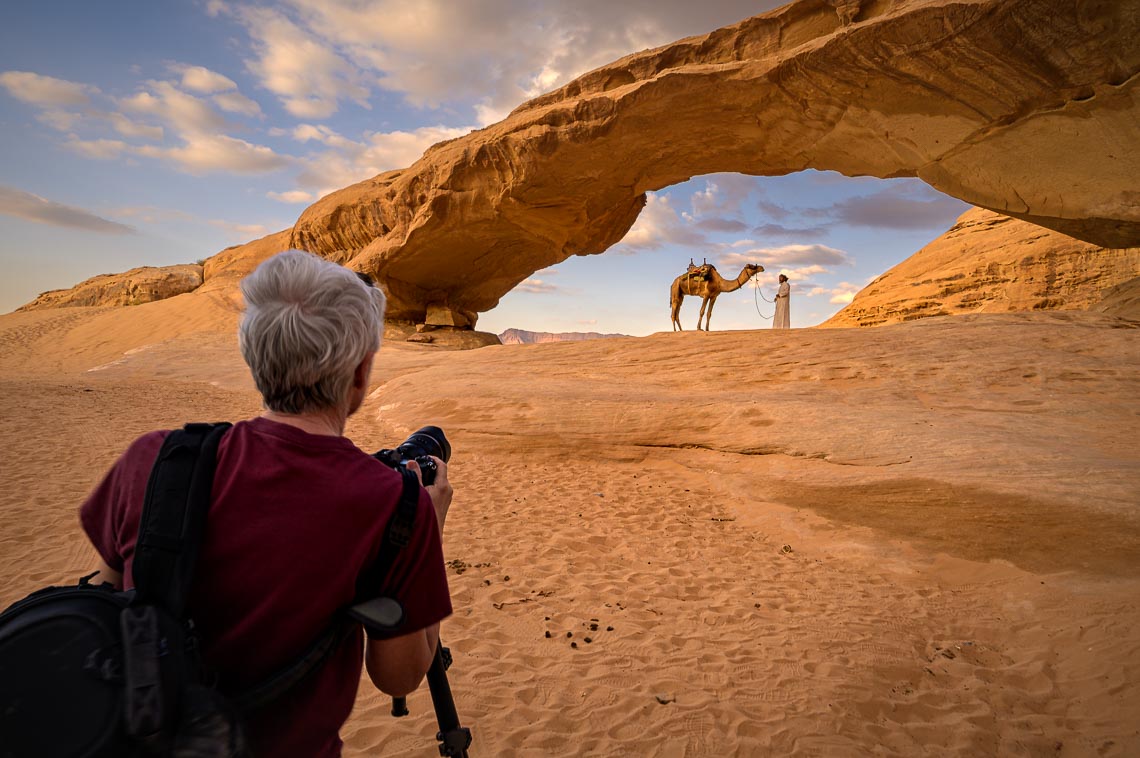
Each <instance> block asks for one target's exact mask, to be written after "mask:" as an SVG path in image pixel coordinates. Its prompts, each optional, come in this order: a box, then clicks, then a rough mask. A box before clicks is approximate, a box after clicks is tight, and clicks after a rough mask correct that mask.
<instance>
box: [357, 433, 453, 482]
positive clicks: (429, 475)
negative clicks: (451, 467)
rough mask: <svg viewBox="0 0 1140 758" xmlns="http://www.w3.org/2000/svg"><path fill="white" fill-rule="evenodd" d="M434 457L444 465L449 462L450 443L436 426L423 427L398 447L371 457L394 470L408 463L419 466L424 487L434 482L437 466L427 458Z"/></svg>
mask: <svg viewBox="0 0 1140 758" xmlns="http://www.w3.org/2000/svg"><path fill="white" fill-rule="evenodd" d="M433 455H434V456H435V457H436V458H439V459H440V460H441V461H443V462H444V463H447V462H448V461H449V460H451V443H450V442H448V441H447V437H446V436H445V435H444V433H443V430H442V429H440V428H439V427H438V426H425V427H423V428H422V429H419V430H418V431H416V432H414V433H413V434H412V435H411V436H410V437H408V438H407V439H406V440H404V441H403V442H402V443H400V445H399V447H395V448H384V449H383V450H380V451H378V452H376V453H373V454H372V457H373V458H375V459H376V460H378V461H380V462H381V463H383V464H384V465H386V466H391V467H392V468H394V469H399V468H403V467H404V466H405V465H406V464H407V462H408V461H415V462H416V463H418V464H420V474H421V475H422V478H423V483H424V486H425V487H427V486H429V485H431V484H432V483H433V482H434V481H435V474H436V471H438V470H439V466H437V465H436V462H435V461H433V460H432V459H431V458H430V457H429V456H433Z"/></svg>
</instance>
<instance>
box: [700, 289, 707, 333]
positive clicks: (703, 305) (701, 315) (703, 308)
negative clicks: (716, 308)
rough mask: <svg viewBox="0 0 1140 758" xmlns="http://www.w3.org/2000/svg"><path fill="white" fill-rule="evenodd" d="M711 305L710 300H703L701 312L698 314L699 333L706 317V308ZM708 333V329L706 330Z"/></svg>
mask: <svg viewBox="0 0 1140 758" xmlns="http://www.w3.org/2000/svg"><path fill="white" fill-rule="evenodd" d="M708 304H709V299H708V298H707V297H706V298H704V299H702V300H701V312H700V313H698V314H697V331H698V332H699V331H700V330H701V319H703V318H704V317H705V308H706V307H707V306H708ZM706 331H707V329H706Z"/></svg>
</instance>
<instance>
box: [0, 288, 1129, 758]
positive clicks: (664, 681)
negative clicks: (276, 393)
mask: <svg viewBox="0 0 1140 758" xmlns="http://www.w3.org/2000/svg"><path fill="white" fill-rule="evenodd" d="M662 319H663V322H664V314H662ZM235 321H236V308H235V306H234V304H233V301H232V298H227V297H223V296H221V295H219V294H218V293H217V292H198V293H191V294H187V295H181V296H178V297H174V298H171V299H168V300H163V301H160V302H156V303H150V304H146V305H140V306H135V307H130V308H71V309H62V310H44V311H32V312H23V313H15V314H9V315H5V316H2V317H0V383H2V385H3V392H2V393H0V408H2V416H3V420H4V423H3V426H2V429H3V432H2V435H3V436H2V438H0V449H2V450H3V462H2V465H0V485H2V486H0V546H2V547H0V561H2V563H0V576H2V577H3V578H2V579H0V604H3V605H7V604H8V603H11V602H13V601H14V600H16V599H17V598H19V597H21V596H23V595H24V594H26V593H27V592H29V591H31V590H33V589H36V588H38V587H40V586H43V585H45V584H48V583H70V582H73V581H74V580H75V579H76V578H77V577H79V576H80V575H81V574H83V573H85V572H86V571H87V570H88V568H89V567H90V566H91V564H92V560H93V556H92V554H91V553H90V549H89V548H88V547H87V546H86V542H85V540H84V538H83V535H82V534H81V532H80V529H79V526H78V521H77V507H78V504H79V502H80V500H81V499H82V498H83V496H84V495H85V493H86V492H87V491H88V489H89V488H90V487H92V486H93V485H94V484H95V482H96V481H97V480H98V478H99V477H100V476H101V474H102V472H103V470H104V469H105V467H107V466H108V465H109V464H110V463H111V462H112V461H113V460H114V459H115V457H116V456H117V455H118V454H119V452H120V451H121V450H122V449H123V448H124V447H125V446H126V445H127V444H128V442H129V441H130V440H132V439H133V438H134V437H135V436H136V435H138V434H141V433H143V432H145V431H148V430H150V429H152V428H161V427H172V426H176V425H179V424H181V423H183V422H184V421H187V420H218V419H238V418H242V417H247V416H250V415H253V414H256V413H257V412H258V411H259V398H258V396H257V395H256V393H255V392H254V390H253V387H252V382H251V381H250V379H249V377H248V375H247V373H246V371H245V368H244V365H243V364H242V362H241V359H240V356H239V354H238V352H237V346H236V338H235V336H234V324H235ZM373 381H374V384H375V386H374V389H373V392H372V394H371V396H370V397H369V399H368V400H367V402H366V404H365V407H364V408H362V410H361V411H360V412H359V413H358V414H357V415H356V416H354V417H353V418H352V419H350V422H349V429H348V435H349V436H350V437H351V438H352V439H353V440H354V441H355V442H356V443H357V444H358V445H359V446H360V447H362V448H364V449H366V450H374V449H378V448H380V447H385V446H391V445H393V444H395V443H397V442H399V441H401V440H403V439H404V437H405V436H406V435H407V434H408V433H409V432H411V431H413V430H414V429H415V428H417V427H418V426H420V425H422V424H426V423H435V424H439V425H441V426H442V427H443V428H444V429H445V430H446V431H447V433H448V435H449V436H450V438H451V439H452V441H453V445H454V451H455V452H454V456H453V458H452V463H451V467H450V470H451V478H452V480H453V481H454V483H455V488H456V496H455V501H454V505H453V507H452V510H451V515H450V516H449V518H448V523H447V532H446V534H445V536H444V542H445V553H446V558H447V560H448V562H449V566H450V571H449V577H450V580H451V589H452V596H453V599H454V603H455V608H456V613H455V615H454V616H453V617H452V618H450V619H449V620H447V621H446V622H445V623H444V626H443V631H442V634H443V638H444V641H445V644H447V645H448V646H449V647H450V648H451V650H452V653H453V654H454V656H455V665H454V666H453V667H452V669H451V672H450V680H451V685H452V688H453V691H454V693H455V699H456V703H457V707H458V711H459V714H460V716H461V719H462V721H463V723H464V724H465V725H467V726H470V727H471V728H472V729H473V731H474V739H475V741H474V744H473V747H472V754H473V755H484V756H489V755H566V756H571V755H574V756H576V755H607V756H608V755H655V756H657V755H659V756H690V757H691V756H712V755H718V756H719V755H741V756H753V755H797V756H862V755H880V756H890V755H898V756H913V755H935V756H940V755H944V756H979V755H1002V756H1058V755H1059V756H1099V755H1107V756H1133V755H1138V754H1140V731H1138V730H1140V600H1138V599H1140V579H1138V569H1140V514H1138V511H1137V506H1138V504H1140V446H1137V445H1136V439H1137V438H1138V434H1137V432H1138V430H1140V322H1136V321H1130V320H1125V319H1121V318H1115V317H1111V316H1107V315H1100V314H1092V313H1087V312H1078V311H1071V312H1063V313H1060V312H1058V313H1034V314H993V315H984V314H983V315H975V316H947V317H940V318H932V319H924V320H921V321H915V322H910V323H907V324H901V325H895V326H886V327H881V328H876V329H854V328H852V329H826V330H822V329H805V330H790V331H786V332H775V331H772V330H766V331H737V332H712V333H699V332H684V333H660V334H656V335H653V336H650V337H644V338H614V339H606V340H596V341H589V342H568V343H552V344H542V345H512V346H496V347H487V348H482V349H478V350H470V351H444V350H440V349H438V348H436V347H434V346H431V345H414V344H408V343H404V342H401V341H399V340H397V339H391V340H388V341H386V342H385V345H384V347H383V348H382V351H381V354H380V358H379V363H378V367H377V371H376V373H375V375H374V377H373ZM319 505H320V504H319V503H314V508H319ZM409 706H410V708H411V710H412V715H411V716H410V717H408V718H405V719H400V720H397V719H393V718H391V717H390V716H389V715H388V701H387V699H386V698H384V697H383V696H381V695H380V694H378V693H376V692H375V691H374V690H372V689H371V687H370V686H367V685H365V686H362V687H361V690H360V695H359V698H358V702H357V708H356V710H355V712H354V714H353V716H352V718H351V720H350V721H349V722H348V724H347V725H346V726H345V728H344V730H343V736H344V738H345V741H346V744H347V751H346V753H347V754H348V755H375V754H380V753H381V752H382V753H383V754H385V755H401V756H428V755H435V754H436V747H435V745H436V743H435V741H434V735H435V732H436V726H435V723H434V719H433V714H432V708H431V701H430V698H429V695H428V693H427V690H426V686H425V687H423V688H421V690H420V691H419V692H417V693H416V694H415V695H413V696H412V697H411V698H409Z"/></svg>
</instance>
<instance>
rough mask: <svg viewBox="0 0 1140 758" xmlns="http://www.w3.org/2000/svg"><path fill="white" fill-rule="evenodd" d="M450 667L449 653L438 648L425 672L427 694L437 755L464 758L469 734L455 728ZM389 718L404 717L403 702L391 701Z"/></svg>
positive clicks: (404, 702) (404, 701) (458, 726)
mask: <svg viewBox="0 0 1140 758" xmlns="http://www.w3.org/2000/svg"><path fill="white" fill-rule="evenodd" d="M450 667H451V652H450V651H449V650H448V649H447V648H445V647H444V646H443V645H440V646H439V647H437V648H436V649H435V658H433V659H432V662H431V668H429V669H428V672H427V680H428V689H430V690H431V703H432V705H433V706H434V707H435V720H436V723H437V724H439V732H437V733H436V735H435V738H436V739H437V740H439V754H440V755H442V756H448V757H449V758H450V756H458V758H467V748H469V747H470V746H471V730H470V729H468V728H466V727H462V726H460V725H459V714H458V713H456V711H455V700H454V699H453V698H452V697H451V685H450V684H448V683H447V669H449V668H450ZM392 715H393V716H396V717H397V718H399V717H400V716H407V715H408V703H407V698H402V697H394V698H392Z"/></svg>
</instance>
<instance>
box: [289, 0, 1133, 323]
mask: <svg viewBox="0 0 1140 758" xmlns="http://www.w3.org/2000/svg"><path fill="white" fill-rule="evenodd" d="M1138 38H1140V6H1138V5H1137V4H1136V3H1134V2H1126V3H1119V2H1079V3H1074V2H1072V1H1071V0H965V1H960V0H954V1H951V0H871V1H870V2H863V3H859V2H850V1H849V0H844V1H843V2H834V1H833V0H828V1H827V2H824V0H800V2H797V3H794V4H791V5H788V6H785V7H784V8H781V9H779V10H776V11H772V12H770V13H767V14H764V15H761V16H757V17H755V18H752V19H748V20H746V21H743V22H741V23H739V24H736V25H733V26H729V27H725V28H723V29H719V30H717V31H714V32H711V33H709V34H706V35H704V36H700V37H692V38H689V39H685V40H681V41H679V42H676V43H673V44H671V45H667V46H665V47H661V48H657V49H655V50H649V51H645V52H641V53H637V54H634V55H630V56H627V57H625V58H622V59H621V60H619V61H616V62H615V63H612V64H610V65H608V66H604V67H602V68H599V69H597V70H595V71H592V72H590V73H587V74H585V75H583V76H581V77H579V78H578V79H576V80H574V81H573V82H571V83H569V84H567V85H566V86H564V87H562V88H560V89H558V90H556V91H554V92H551V93H549V94H546V95H542V96H540V97H538V98H535V99H534V100H531V101H529V102H527V103H525V104H523V105H522V106H520V107H519V108H517V109H516V110H515V111H514V112H513V113H511V115H510V116H509V117H508V118H506V119H505V120H503V121H502V122H500V123H497V124H494V125H492V126H489V127H487V128H485V129H481V130H479V131H476V132H473V133H471V134H469V135H467V136H465V137H462V138H459V139H455V140H451V141H448V142H444V143H440V144H438V145H436V146H434V147H432V148H431V149H429V150H428V151H427V152H426V153H425V154H424V156H423V157H422V158H421V159H420V160H419V161H417V162H416V163H415V164H413V165H412V166H411V167H410V168H407V169H404V170H398V171H390V172H387V173H385V174H381V175H380V176H377V177H375V178H373V179H370V180H368V181H365V182H361V183H359V184H356V185H353V186H351V187H348V188H345V189H343V190H340V191H338V192H334V193H332V194H330V195H328V196H326V197H324V198H322V199H321V200H319V201H318V202H317V203H315V204H314V205H312V206H310V207H309V208H308V209H306V210H305V211H304V213H303V214H302V215H301V217H300V219H299V220H298V221H297V223H296V225H295V226H294V228H293V231H292V235H291V238H290V244H291V245H292V246H294V247H299V248H303V249H306V250H311V251H313V252H317V253H319V254H321V255H324V256H327V257H329V258H332V259H335V260H338V261H342V262H344V263H347V264H349V265H351V266H352V267H354V268H357V269H359V270H363V271H367V272H368V273H370V274H372V275H373V276H375V277H376V278H377V279H378V280H380V281H381V282H382V283H383V285H384V286H385V288H386V290H387V291H388V293H389V296H390V300H389V302H390V310H389V315H390V317H391V318H394V319H402V320H409V321H413V322H418V323H422V322H424V321H425V320H426V319H427V314H428V312H429V311H433V312H434V313H436V314H439V313H440V312H441V311H448V312H449V313H450V315H449V316H448V318H447V319H446V322H447V323H449V324H451V325H471V324H474V322H475V320H476V319H477V316H478V313H479V312H481V311H486V310H489V309H491V308H493V307H494V306H495V305H496V304H497V303H498V301H499V298H501V297H502V296H503V295H504V294H505V293H507V292H509V291H510V290H511V289H512V288H513V287H514V286H516V285H517V284H518V283H519V282H521V281H522V280H523V279H525V278H527V277H528V276H530V275H531V274H532V273H533V272H534V271H536V270H538V269H541V268H543V267H546V266H550V265H553V264H556V263H558V262H560V261H563V260H565V259H566V258H568V257H570V256H572V255H589V254H595V253H601V252H603V251H604V250H606V249H607V248H608V247H609V246H611V245H613V244H614V243H616V242H618V241H619V240H620V239H621V238H622V237H623V236H624V235H625V233H626V232H627V231H628V230H629V228H630V227H631V225H632V224H633V222H634V220H635V219H636V218H637V215H638V213H639V212H640V211H641V208H642V207H643V205H644V203H645V193H646V192H647V191H651V190H658V189H662V188H664V187H667V186H669V185H672V184H676V183H678V182H682V181H685V180H687V179H689V178H691V177H693V176H696V175H700V174H707V173H713V172H725V171H734V172H739V173H744V174H752V175H767V176H772V175H781V174H787V173H791V172H795V171H800V170H803V169H808V168H813V169H831V170H835V171H839V172H841V173H843V174H846V175H849V176H856V175H870V176H877V177H900V176H916V177H919V178H921V179H922V180H924V181H925V182H927V183H928V184H930V185H931V186H932V187H934V188H936V189H938V190H940V191H942V192H945V193H946V194H949V195H953V196H955V197H958V198H961V199H963V200H965V201H967V202H969V203H971V204H974V205H977V206H982V207H987V208H991V209H994V210H998V211H1001V212H1002V213H1005V214H1007V215H1011V216H1016V217H1019V218H1022V219H1025V220H1028V221H1031V222H1033V223H1035V224H1039V225H1041V226H1045V227H1049V228H1053V229H1057V230H1060V231H1063V232H1065V233H1066V234H1069V235H1072V236H1075V237H1078V238H1081V239H1084V240H1086V241H1090V242H1093V243H1094V244H1097V245H1105V246H1111V247H1124V246H1128V245H1136V244H1140V191H1138V190H1137V189H1136V181H1135V173H1134V167H1135V166H1136V165H1140V90H1138V89H1137V72H1138V71H1140V45H1136V39H1138Z"/></svg>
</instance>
